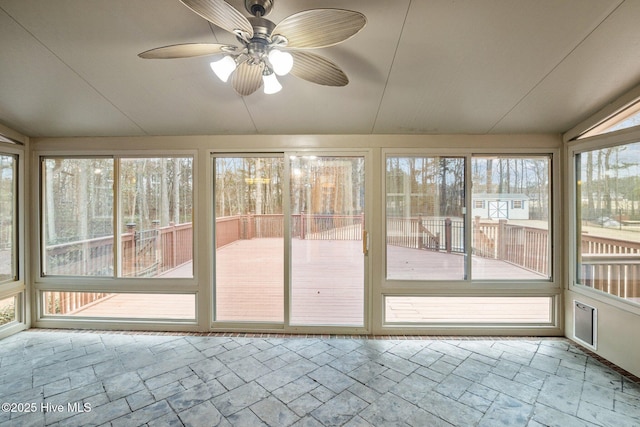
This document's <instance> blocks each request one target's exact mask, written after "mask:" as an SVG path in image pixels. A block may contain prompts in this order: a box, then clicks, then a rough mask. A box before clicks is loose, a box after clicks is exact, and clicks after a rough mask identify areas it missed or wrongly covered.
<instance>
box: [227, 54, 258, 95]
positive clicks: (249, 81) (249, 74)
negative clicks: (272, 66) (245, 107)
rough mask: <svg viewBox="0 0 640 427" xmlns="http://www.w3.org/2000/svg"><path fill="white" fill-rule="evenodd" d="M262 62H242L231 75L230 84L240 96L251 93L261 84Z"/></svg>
mask: <svg viewBox="0 0 640 427" xmlns="http://www.w3.org/2000/svg"><path fill="white" fill-rule="evenodd" d="M263 70H264V63H263V62H260V63H258V64H252V63H251V62H249V61H245V62H242V63H241V64H240V65H238V68H236V70H235V71H234V72H233V74H232V75H231V86H233V88H234V89H235V91H236V92H238V95H240V96H247V95H251V94H252V93H253V92H255V91H256V90H258V89H260V86H262V71H263Z"/></svg>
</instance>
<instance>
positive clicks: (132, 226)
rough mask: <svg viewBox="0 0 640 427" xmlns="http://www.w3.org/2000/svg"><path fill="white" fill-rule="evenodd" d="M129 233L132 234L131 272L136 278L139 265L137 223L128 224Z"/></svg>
mask: <svg viewBox="0 0 640 427" xmlns="http://www.w3.org/2000/svg"><path fill="white" fill-rule="evenodd" d="M126 225H127V231H128V232H129V233H130V234H131V252H132V255H131V258H132V262H131V265H132V268H131V270H132V271H133V274H134V276H135V273H136V272H137V271H138V268H137V265H136V264H138V260H137V250H136V223H135V222H128V223H127V224H126Z"/></svg>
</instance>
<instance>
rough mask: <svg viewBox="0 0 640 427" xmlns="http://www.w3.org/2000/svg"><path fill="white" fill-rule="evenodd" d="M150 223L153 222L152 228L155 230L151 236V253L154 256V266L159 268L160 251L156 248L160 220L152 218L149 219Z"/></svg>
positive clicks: (158, 239) (157, 246)
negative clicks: (152, 243) (151, 219)
mask: <svg viewBox="0 0 640 427" xmlns="http://www.w3.org/2000/svg"><path fill="white" fill-rule="evenodd" d="M151 224H153V229H154V230H155V233H154V236H153V241H154V245H153V254H154V258H155V264H156V266H158V270H157V271H159V270H160V267H161V266H160V251H159V250H158V248H159V247H160V220H158V219H154V220H153V221H151Z"/></svg>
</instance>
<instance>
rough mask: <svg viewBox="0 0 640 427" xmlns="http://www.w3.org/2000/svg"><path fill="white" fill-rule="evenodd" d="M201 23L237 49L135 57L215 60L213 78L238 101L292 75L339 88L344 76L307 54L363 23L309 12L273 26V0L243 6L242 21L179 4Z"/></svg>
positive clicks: (193, 48) (208, 3)
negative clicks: (227, 84) (221, 31)
mask: <svg viewBox="0 0 640 427" xmlns="http://www.w3.org/2000/svg"><path fill="white" fill-rule="evenodd" d="M180 1H181V2H182V3H183V4H184V5H185V6H187V7H188V8H189V9H191V10H192V11H193V12H195V13H197V14H198V15H200V16H201V17H203V18H204V19H206V20H207V21H209V22H211V23H213V24H215V25H217V26H218V27H220V28H222V29H224V30H226V31H229V32H230V33H232V34H234V35H235V36H236V38H237V40H238V41H239V42H240V44H241V45H242V46H241V47H238V46H234V45H226V44H218V43H186V44H175V45H170V46H164V47H159V48H155V49H151V50H147V51H145V52H142V53H140V54H138V56H139V57H140V58H145V59H175V58H193V57H200V56H208V55H219V56H221V58H220V59H219V60H217V61H214V62H212V63H211V68H212V69H213V71H214V73H215V74H216V75H217V76H218V77H219V78H220V79H221V80H222V81H224V82H226V81H228V79H229V78H230V79H231V85H232V86H233V88H234V89H235V91H236V92H237V93H238V94H239V95H241V96H246V95H251V94H252V93H254V92H255V91H256V90H258V89H259V88H260V87H261V86H263V85H264V91H265V93H268V94H269V93H276V92H278V91H279V90H280V89H282V86H281V85H280V83H279V82H278V80H277V78H276V75H280V76H282V75H286V74H288V73H291V74H293V75H294V76H296V77H299V78H301V79H304V80H307V81H309V82H312V83H316V84H320V85H325V86H345V85H347V84H348V83H349V79H348V78H347V75H346V74H345V73H344V72H343V71H342V69H340V67H338V66H337V65H336V64H334V63H333V62H331V61H330V60H328V59H327V58H324V57H322V56H320V55H316V54H314V53H311V52H308V51H307V50H309V49H317V48H323V47H329V46H334V45H336V44H338V43H342V42H343V41H345V40H347V39H349V38H351V37H352V36H354V35H355V34H356V33H358V32H359V31H360V30H361V29H362V28H364V26H365V25H366V23H367V19H366V17H365V16H364V15H363V14H361V13H359V12H354V11H351V10H343V9H310V10H305V11H302V12H298V13H295V14H293V15H290V16H288V17H286V18H285V19H283V20H282V21H281V22H280V23H279V24H277V25H276V24H274V23H273V22H271V21H269V20H268V19H266V18H264V16H266V15H268V14H269V12H271V10H272V8H273V2H274V0H245V1H244V5H245V8H246V10H247V11H248V12H249V13H250V14H251V15H252V16H251V17H249V18H246V17H245V16H244V15H243V14H242V13H240V12H239V11H238V10H237V9H235V8H234V7H232V6H231V5H230V4H228V3H227V2H226V1H224V0H180Z"/></svg>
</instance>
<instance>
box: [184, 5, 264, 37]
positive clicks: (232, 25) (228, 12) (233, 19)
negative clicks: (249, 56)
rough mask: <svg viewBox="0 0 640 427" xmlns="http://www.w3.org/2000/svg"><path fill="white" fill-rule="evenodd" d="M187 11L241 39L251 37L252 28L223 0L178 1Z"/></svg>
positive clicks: (245, 19) (247, 21)
mask: <svg viewBox="0 0 640 427" xmlns="http://www.w3.org/2000/svg"><path fill="white" fill-rule="evenodd" d="M180 1H181V2H182V3H183V4H184V5H185V6H187V7H188V8H189V9H191V10H192V11H194V12H195V13H197V14H198V15H200V16H202V17H203V18H204V19H206V20H207V21H209V22H211V23H213V24H215V25H217V26H218V27H220V28H222V29H224V30H227V31H229V32H230V33H233V34H235V35H238V36H241V37H243V38H244V37H247V39H250V38H251V37H253V27H252V26H251V23H250V22H249V20H248V19H247V18H245V17H244V16H243V15H242V14H241V13H240V12H239V11H238V10H237V9H235V8H234V7H233V6H231V5H230V4H229V3H227V2H226V1H224V0H180Z"/></svg>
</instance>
